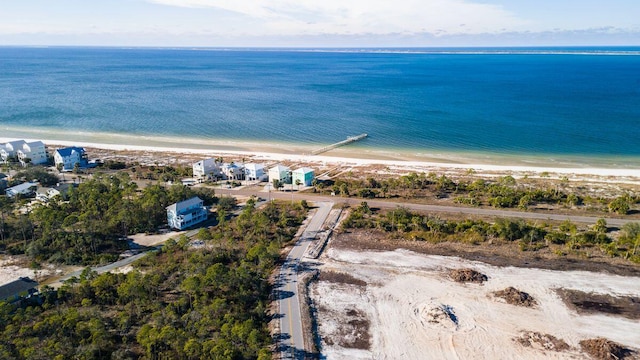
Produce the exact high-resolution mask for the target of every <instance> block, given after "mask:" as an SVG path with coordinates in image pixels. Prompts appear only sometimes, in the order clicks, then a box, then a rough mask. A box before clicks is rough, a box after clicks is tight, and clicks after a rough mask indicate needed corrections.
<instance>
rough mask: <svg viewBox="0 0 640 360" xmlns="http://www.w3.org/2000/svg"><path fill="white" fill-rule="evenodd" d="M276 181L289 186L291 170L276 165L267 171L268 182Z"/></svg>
mask: <svg viewBox="0 0 640 360" xmlns="http://www.w3.org/2000/svg"><path fill="white" fill-rule="evenodd" d="M273 180H278V181H280V182H282V183H285V184H291V169H289V168H288V167H287V166H284V165H280V164H278V165H276V166H274V167H272V168H271V169H269V182H273Z"/></svg>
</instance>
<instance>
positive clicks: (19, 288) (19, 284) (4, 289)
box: [0, 277, 38, 301]
mask: <svg viewBox="0 0 640 360" xmlns="http://www.w3.org/2000/svg"><path fill="white" fill-rule="evenodd" d="M36 286H38V282H36V281H34V280H31V279H29V278H27V277H21V278H19V279H18V280H15V281H12V282H10V283H8V284H5V285H2V286H0V301H2V300H6V299H9V298H11V297H13V296H14V295H18V294H20V293H21V292H25V291H29V290H31V289H34V288H35V287H36Z"/></svg>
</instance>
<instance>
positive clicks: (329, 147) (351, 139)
mask: <svg viewBox="0 0 640 360" xmlns="http://www.w3.org/2000/svg"><path fill="white" fill-rule="evenodd" d="M366 137H367V134H360V135H357V136H349V137H347V139H346V140H342V141H340V142H337V143H335V144H331V145H327V146H325V147H323V148H320V149H317V150H313V151H312V152H311V155H318V154H322V153H324V152H327V151H329V150H333V149H335V148H338V147H340V146H345V145H348V144H351V143H352V142H356V141H358V140H362V139H364V138H366Z"/></svg>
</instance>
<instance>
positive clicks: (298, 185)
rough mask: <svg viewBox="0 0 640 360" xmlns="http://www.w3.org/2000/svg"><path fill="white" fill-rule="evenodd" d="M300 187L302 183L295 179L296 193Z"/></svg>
mask: <svg viewBox="0 0 640 360" xmlns="http://www.w3.org/2000/svg"><path fill="white" fill-rule="evenodd" d="M300 185H302V181H300V179H296V186H297V190H296V191H300Z"/></svg>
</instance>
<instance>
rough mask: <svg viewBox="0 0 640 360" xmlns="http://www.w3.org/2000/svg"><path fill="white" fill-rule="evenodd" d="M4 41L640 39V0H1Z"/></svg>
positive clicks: (393, 43)
mask: <svg viewBox="0 0 640 360" xmlns="http://www.w3.org/2000/svg"><path fill="white" fill-rule="evenodd" d="M1 45H69V46H74V45H93V46H169V47H171V46H180V47H185V46H186V47H191V46H206V47H230V46H238V47H421V46H425V47H428V46H567V45H575V46H586V45H611V46H615V45H640V0H385V1H382V0H0V46H1Z"/></svg>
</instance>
